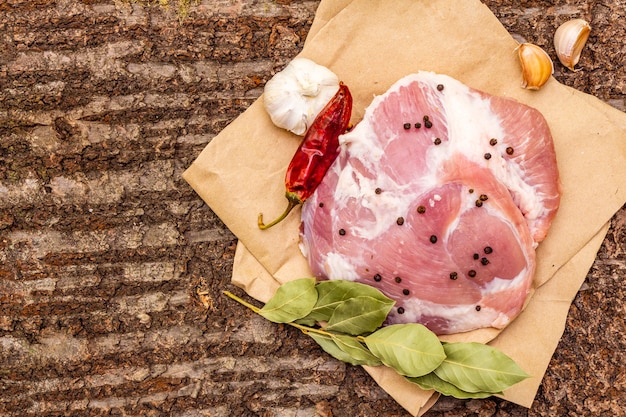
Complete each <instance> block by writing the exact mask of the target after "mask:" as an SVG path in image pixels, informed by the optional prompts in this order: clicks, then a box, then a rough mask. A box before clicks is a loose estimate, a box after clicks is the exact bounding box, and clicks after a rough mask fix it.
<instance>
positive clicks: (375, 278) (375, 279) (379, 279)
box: [374, 274, 383, 282]
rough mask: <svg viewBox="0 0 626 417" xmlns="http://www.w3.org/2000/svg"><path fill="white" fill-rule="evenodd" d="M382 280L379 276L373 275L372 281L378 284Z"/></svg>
mask: <svg viewBox="0 0 626 417" xmlns="http://www.w3.org/2000/svg"><path fill="white" fill-rule="evenodd" d="M382 279H383V277H381V276H380V274H376V275H374V281H376V282H380V281H381V280H382Z"/></svg>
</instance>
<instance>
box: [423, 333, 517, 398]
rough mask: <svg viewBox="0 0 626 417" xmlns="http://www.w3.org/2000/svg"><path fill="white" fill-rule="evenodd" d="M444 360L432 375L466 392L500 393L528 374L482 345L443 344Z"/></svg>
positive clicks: (497, 352)
mask: <svg viewBox="0 0 626 417" xmlns="http://www.w3.org/2000/svg"><path fill="white" fill-rule="evenodd" d="M443 348H444V351H445V353H446V359H445V360H444V361H443V362H442V363H441V365H440V366H439V367H438V368H437V369H435V371H434V372H435V374H436V375H437V376H438V377H439V378H441V379H443V380H444V381H447V382H449V383H451V384H453V385H454V386H456V387H458V388H459V389H461V390H463V391H467V392H492V393H497V392H501V391H504V390H505V389H507V388H509V387H510V386H512V385H514V384H516V383H518V382H520V381H523V380H524V379H526V378H528V377H529V375H528V374H527V373H526V372H524V371H523V370H522V369H521V368H520V367H519V366H518V365H517V364H516V363H515V361H513V359H511V358H510V357H508V356H507V355H505V354H504V353H503V352H501V351H499V350H497V349H495V348H493V347H491V346H489V345H484V344H482V343H475V342H467V343H444V344H443Z"/></svg>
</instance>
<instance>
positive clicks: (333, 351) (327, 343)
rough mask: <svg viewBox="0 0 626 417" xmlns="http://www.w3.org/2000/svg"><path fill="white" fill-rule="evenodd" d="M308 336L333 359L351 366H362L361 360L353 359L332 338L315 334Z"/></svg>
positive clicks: (311, 333) (310, 333)
mask: <svg viewBox="0 0 626 417" xmlns="http://www.w3.org/2000/svg"><path fill="white" fill-rule="evenodd" d="M307 334H308V335H309V336H311V337H312V338H313V340H315V341H316V342H317V344H318V345H320V347H321V348H322V349H323V350H324V352H326V353H328V354H329V355H330V356H332V357H333V358H335V359H339V360H340V361H342V362H346V363H349V364H350V365H362V363H361V362H360V360H359V359H357V358H355V357H353V356H352V355H351V354H349V353H347V352H346V351H344V350H342V349H341V348H340V347H339V346H337V343H336V342H335V340H334V339H333V338H332V337H330V336H326V335H321V334H319V333H314V332H309V333H307Z"/></svg>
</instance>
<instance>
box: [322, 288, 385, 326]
mask: <svg viewBox="0 0 626 417" xmlns="http://www.w3.org/2000/svg"><path fill="white" fill-rule="evenodd" d="M393 304H394V303H393V301H391V300H389V301H381V300H377V299H375V298H373V297H370V296H364V295H360V296H357V297H352V298H349V299H347V300H345V301H343V302H341V303H339V304H338V305H337V307H335V310H334V311H333V314H332V315H331V316H330V318H329V319H328V323H327V324H326V326H325V327H324V328H325V329H326V330H328V331H333V332H340V333H346V334H350V335H355V336H356V335H362V334H367V333H371V332H373V331H374V330H376V329H378V328H379V327H380V326H382V324H383V322H384V321H385V319H386V318H387V314H389V311H390V310H391V308H392V307H393Z"/></svg>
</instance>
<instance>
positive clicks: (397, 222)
mask: <svg viewBox="0 0 626 417" xmlns="http://www.w3.org/2000/svg"><path fill="white" fill-rule="evenodd" d="M396 224H397V225H398V226H402V225H403V224H404V217H398V218H397V219H396Z"/></svg>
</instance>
